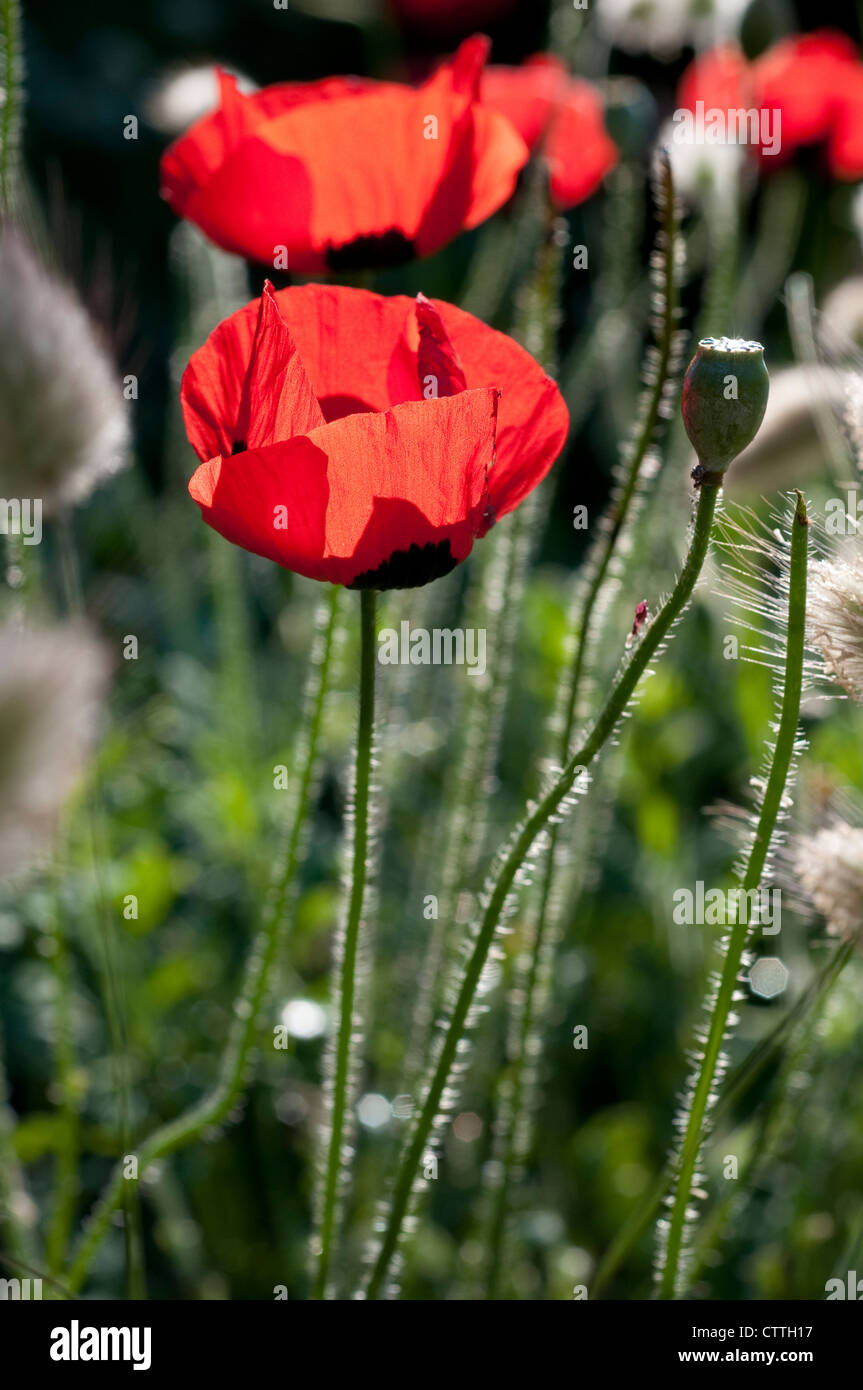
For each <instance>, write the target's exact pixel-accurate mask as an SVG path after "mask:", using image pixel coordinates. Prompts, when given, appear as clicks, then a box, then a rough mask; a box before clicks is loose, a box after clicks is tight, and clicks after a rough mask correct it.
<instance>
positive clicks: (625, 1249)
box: [590, 943, 854, 1299]
mask: <svg viewBox="0 0 863 1390" xmlns="http://www.w3.org/2000/svg"><path fill="white" fill-rule="evenodd" d="M853 951H854V945H853V943H843V945H842V946H841V947H840V949H839V950H838V951H837V952H835V954H832V955H831V957H830V959H829V960H828V962H827V964H826V965H825V966H824V967H823V968H822V970H821V971H820V972H819V973H818V975H816V976H815V978H814V979H813V980H812V981H811V983H810V984H809V985H808V987H807V988H806V990H804V992H803V994H801V996H800V998H799V999H798V1000H797V1002H796V1003H795V1004H794V1007H793V1008H792V1009H789V1011H788V1013H787V1014H786V1015H785V1016H784V1017H783V1018H781V1019H780V1020H779V1022H778V1023H777V1024H776V1026H775V1027H774V1028H773V1029H771V1031H770V1032H769V1033H768V1034H767V1036H766V1037H764V1038H762V1039H761V1041H760V1042H759V1043H757V1044H756V1046H755V1047H753V1049H752V1051H751V1052H750V1053H749V1055H748V1056H747V1057H745V1058H744V1059H743V1061H742V1062H741V1063H740V1064H739V1065H738V1066H737V1067H736V1068H735V1069H734V1071H733V1072H732V1073H731V1075H730V1076H729V1078H728V1081H727V1083H726V1085H725V1086H724V1087H723V1089H722V1094H721V1095H720V1096H719V1097H718V1099H717V1101H716V1105H715V1106H714V1109H713V1120H714V1123H716V1122H718V1121H719V1120H720V1118H722V1117H724V1116H725V1115H726V1114H727V1113H728V1112H729V1111H730V1110H731V1109H732V1108H733V1106H735V1105H736V1104H737V1102H738V1101H739V1100H740V1099H741V1098H742V1097H743V1096H745V1095H746V1094H747V1093H748V1092H749V1090H750V1089H751V1088H752V1086H753V1085H754V1084H755V1082H756V1081H757V1080H758V1078H759V1077H760V1076H762V1075H763V1073H764V1071H765V1069H766V1068H767V1067H768V1066H769V1065H770V1064H771V1062H773V1061H775V1060H776V1059H777V1057H778V1056H779V1055H780V1053H781V1051H782V1048H783V1046H784V1045H785V1042H786V1040H787V1039H789V1038H790V1037H792V1036H793V1035H794V1034H795V1032H796V1029H797V1027H798V1025H799V1024H802V1023H804V1022H805V1021H806V1019H807V1017H808V1016H809V1015H810V1014H811V1015H812V1016H813V1017H816V1016H818V1015H820V1012H821V1010H822V1009H823V1007H824V1004H825V1003H826V1001H827V999H828V997H829V995H830V992H831V990H832V989H833V986H834V985H835V984H836V983H837V981H838V979H839V977H840V975H841V973H842V971H843V970H844V968H845V966H846V965H847V964H848V961H849V959H850V958H851V956H852V955H853ZM771 1084H773V1085H774V1090H775V1083H771ZM673 1178H674V1173H673V1171H672V1169H671V1167H666V1168H665V1169H664V1171H663V1172H662V1174H661V1176H660V1177H659V1178H658V1179H657V1181H656V1182H655V1183H654V1185H653V1187H652V1188H651V1189H650V1191H649V1192H648V1193H647V1195H646V1196H645V1197H644V1198H643V1199H642V1200H641V1201H640V1202H639V1203H638V1204H637V1206H636V1207H635V1209H634V1210H633V1213H632V1215H631V1216H630V1217H629V1218H628V1219H627V1221H626V1222H625V1224H624V1226H623V1227H622V1228H621V1230H620V1231H619V1232H618V1234H617V1235H616V1236H615V1238H614V1240H613V1241H612V1243H611V1245H610V1246H609V1247H608V1249H607V1251H606V1252H605V1254H604V1256H603V1257H602V1260H601V1261H600V1263H599V1265H598V1267H597V1270H596V1273H595V1274H594V1276H593V1278H592V1279H591V1281H590V1296H591V1298H593V1299H597V1298H599V1297H601V1295H602V1294H603V1293H604V1292H605V1290H606V1288H607V1287H608V1285H609V1284H610V1282H611V1280H612V1279H613V1278H614V1276H615V1274H616V1273H617V1271H618V1269H619V1268H620V1266H621V1265H622V1264H623V1262H624V1260H625V1259H626V1257H627V1256H628V1255H629V1254H630V1252H631V1251H632V1250H633V1249H634V1248H635V1246H636V1245H637V1244H638V1242H639V1241H640V1239H641V1237H642V1236H643V1235H644V1233H645V1232H646V1231H647V1229H648V1227H649V1226H650V1225H651V1224H652V1223H653V1221H654V1220H655V1219H656V1214H657V1212H658V1211H659V1209H660V1207H661V1205H662V1200H663V1198H664V1197H665V1195H666V1193H667V1192H668V1190H669V1188H670V1187H671V1185H672V1182H673Z"/></svg>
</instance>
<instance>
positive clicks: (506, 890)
mask: <svg viewBox="0 0 863 1390" xmlns="http://www.w3.org/2000/svg"><path fill="white" fill-rule="evenodd" d="M718 492H719V485H718V483H713V482H711V483H708V484H705V485H704V486H703V487H702V488H701V490H700V492H699V495H698V505H697V509H696V514H695V522H694V526H693V529H692V535H691V538H690V543H689V549H688V552H687V556H686V560H685V562H684V565H683V569H682V570H681V572H680V576H679V578H678V580H677V583H676V584H675V586H674V589H673V590H672V593H671V595H670V596H669V598H668V599H667V600H666V601H665V603H664V604H663V605H662V607H661V608H660V610H659V612H658V613H657V615H656V617H655V619H654V620H653V623H652V624H651V626H650V627H649V628H648V630H647V632H646V633H645V634H644V636H643V638H642V640H641V643H640V644H639V646H638V647H636V648H635V650H634V651H633V653H632V655H631V656H630V658H629V660H628V662H627V663H626V665H625V666H624V667H623V670H622V671H621V672H620V674H619V675H618V677H617V679H616V681H615V683H614V685H613V686H612V689H611V693H610V694H609V696H608V699H607V700H606V702H605V705H604V706H603V708H602V710H601V712H600V714H599V716H598V718H597V720H596V722H595V724H594V725H593V727H592V729H591V730H590V733H589V734H588V736H587V738H586V740H585V742H584V744H583V745H582V746H581V748H579V749H578V750H577V751H576V752H575V753H574V754H573V755H572V757H571V758H570V759H569V761H568V762H567V764H566V766H565V767H564V768H563V770H562V771H561V773H560V775H559V776H558V777H557V779H556V780H555V782H554V783H553V784H552V786H551V788H550V789H549V790H548V791H547V792H546V794H545V796H543V797H542V799H541V800H540V802H539V803H538V804H537V806H536V807H535V809H534V810H533V811H532V812H531V814H530V815H529V816H528V818H527V820H526V821H525V822H524V823H523V825H522V826H521V827H520V828H519V829H518V830H517V831H516V832H515V834H514V835H513V837H512V838H511V840H510V842H509V847H508V849H506V850H505V851H504V853H503V855H502V857H501V859H500V861H499V863H500V868H499V870H498V873H497V876H496V878H495V880H494V882H493V884H492V885H491V888H490V892H489V894H488V898H487V903H486V907H485V911H484V913H483V916H482V918H481V920H480V922H479V924H478V927H477V929H476V934H475V937H474V944H473V949H472V951H471V954H470V957H469V959H468V962H467V965H466V968H465V972H464V975H463V976H462V979H461V983H460V986H459V990H458V993H457V996H456V999H455V1003H454V1006H453V1009H452V1012H451V1014H450V1018H449V1022H448V1024H447V1027H446V1030H445V1032H444V1034H443V1036H442V1041H441V1043H440V1046H439V1048H438V1050H437V1054H436V1057H435V1058H434V1059H433V1065H432V1070H431V1073H430V1077H429V1081H428V1085H427V1087H426V1089H425V1092H424V1096H425V1099H424V1102H423V1105H422V1108H421V1110H420V1111H419V1114H418V1115H417V1118H416V1120H415V1122H414V1124H413V1128H412V1133H411V1135H410V1137H409V1139H408V1140H407V1143H406V1145H405V1148H404V1151H403V1155H402V1159H401V1162H400V1164H399V1167H398V1171H397V1173H396V1178H395V1184H394V1188H393V1197H392V1202H391V1205H390V1208H389V1214H388V1217H387V1220H386V1223H385V1227H384V1230H383V1234H382V1237H381V1241H380V1245H379V1248H378V1252H377V1256H376V1259H375V1261H374V1264H373V1267H372V1270H371V1273H370V1276H369V1281H368V1285H367V1289H366V1295H367V1297H368V1298H377V1297H379V1296H380V1294H381V1292H382V1291H383V1288H384V1284H385V1280H386V1279H387V1276H388V1273H389V1269H390V1265H391V1263H392V1261H393V1258H394V1256H395V1254H396V1250H397V1248H398V1245H399V1241H400V1238H401V1232H402V1227H403V1224H404V1220H405V1216H406V1215H407V1212H408V1207H409V1204H410V1199H411V1194H412V1192H413V1189H414V1185H415V1182H416V1179H417V1174H418V1171H419V1165H420V1161H421V1159H422V1156H423V1152H424V1151H425V1148H426V1144H427V1143H428V1140H429V1136H430V1134H431V1132H432V1127H433V1125H434V1123H435V1119H436V1118H437V1116H438V1115H439V1113H440V1107H441V1101H442V1099H443V1096H444V1092H445V1091H446V1089H447V1086H448V1085H449V1084H450V1081H451V1078H452V1075H453V1069H454V1067H455V1064H456V1060H457V1058H459V1056H460V1043H461V1041H462V1037H463V1035H464V1032H465V1028H466V1025H467V1021H468V1015H469V1013H470V1010H471V1007H472V1005H473V1001H474V997H475V994H476V990H477V986H478V984H479V981H480V977H481V975H482V971H483V968H484V966H485V962H486V959H487V957H488V953H489V951H490V949H491V946H492V943H493V941H494V938H495V934H496V932H497V929H498V926H499V925H500V922H501V919H502V917H503V915H504V912H505V909H506V905H507V901H508V899H509V895H510V892H511V890H512V887H513V884H514V883H515V880H516V876H517V874H518V872H519V870H520V869H521V868H522V865H523V864H524V863H525V861H526V860H527V858H528V855H529V854H530V851H531V848H532V846H533V844H534V842H535V841H536V840H537V838H538V837H539V836H540V835H541V834H542V832H543V831H544V830H545V828H546V826H547V825H548V822H549V821H550V819H551V817H552V816H554V815H555V814H556V813H557V812H558V811H560V810H561V808H562V804H563V803H564V801H565V799H566V797H567V796H568V795H569V794H570V792H571V791H572V789H573V785H574V783H575V780H576V778H577V777H578V776H579V774H580V773H581V772H582V771H583V769H585V768H587V767H588V766H589V765H590V763H592V762H593V760H594V758H595V757H596V756H597V754H598V753H599V752H600V750H601V749H602V747H603V746H604V744H605V743H606V742H607V741H608V739H609V738H610V737H611V735H612V734H613V732H614V730H615V729H616V727H617V725H618V722H619V721H620V719H621V718H622V716H623V714H624V713H625V711H626V708H627V706H628V704H629V702H630V700H631V699H632V697H633V695H634V694H635V691H636V687H637V686H638V683H639V681H640V680H641V677H642V676H643V675H644V674H645V671H646V670H647V667H648V665H649V663H650V661H651V659H652V658H653V657H654V656H655V655H656V652H657V650H658V648H659V647H660V646H661V645H662V643H663V642H664V640H665V639H666V637H667V636H668V634H669V632H670V630H671V628H672V626H673V624H674V623H675V621H676V620H677V618H679V617H680V615H681V613H682V612H683V610H684V608H685V607H686V604H687V603H688V601H689V599H690V597H691V595H692V591H693V589H694V587H695V583H696V581H697V579H698V576H699V574H700V572H701V568H702V566H703V564H704V560H705V558H706V556H707V551H708V547H709V544H710V532H711V527H712V524H713V517H714V513H715V510H716V499H717V496H718Z"/></svg>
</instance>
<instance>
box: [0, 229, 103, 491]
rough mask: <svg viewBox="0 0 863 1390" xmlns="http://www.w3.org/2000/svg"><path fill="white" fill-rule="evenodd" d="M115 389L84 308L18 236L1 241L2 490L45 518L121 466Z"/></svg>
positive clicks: (9, 234) (5, 235) (2, 235)
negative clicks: (35, 504) (30, 501)
mask: <svg viewBox="0 0 863 1390" xmlns="http://www.w3.org/2000/svg"><path fill="white" fill-rule="evenodd" d="M128 437H129V426H128V419H127V412H126V407H125V403H124V400H123V393H122V389H121V387H120V383H119V381H118V379H117V376H116V374H115V372H114V368H113V366H112V364H111V362H110V361H109V359H108V357H107V355H106V353H105V351H104V349H103V347H102V346H101V344H100V342H99V339H98V336H97V333H96V330H95V328H94V325H93V323H92V322H91V320H90V318H89V316H88V315H87V312H86V310H85V309H84V306H83V305H82V304H81V303H80V301H79V300H78V298H77V297H76V295H75V294H74V293H73V291H72V290H71V289H69V288H68V286H66V285H65V284H63V283H62V282H61V281H60V280H59V279H57V278H56V277H55V276H53V275H52V274H49V273H48V271H46V270H45V269H44V268H43V266H41V265H40V263H39V261H38V260H37V259H36V256H35V255H34V253H33V252H32V251H31V249H30V248H29V246H28V245H27V243H26V242H25V240H24V239H23V237H22V236H21V235H20V233H18V232H17V231H15V230H11V229H9V228H7V229H5V230H3V231H2V232H0V491H2V492H3V495H4V496H6V497H16V498H34V499H35V498H38V499H40V500H41V502H42V506H43V508H44V510H45V512H46V513H48V514H50V513H51V512H56V511H57V510H58V509H61V508H63V507H64V506H68V505H70V504H72V503H75V502H78V501H80V500H81V499H82V498H84V497H86V496H87V495H88V494H89V493H90V492H92V491H93V490H94V489H95V488H96V487H98V486H99V484H100V483H102V482H103V481H104V480H105V479H106V478H107V477H109V476H110V475H111V474H112V473H114V472H116V471H117V469H118V468H120V467H121V466H122V463H123V461H124V454H125V450H126V447H127V444H128Z"/></svg>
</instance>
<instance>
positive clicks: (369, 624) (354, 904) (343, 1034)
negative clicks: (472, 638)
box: [313, 589, 377, 1298]
mask: <svg viewBox="0 0 863 1390" xmlns="http://www.w3.org/2000/svg"><path fill="white" fill-rule="evenodd" d="M376 599H377V594H376V592H375V590H374V589H363V590H362V594H361V605H362V608H361V634H360V711H359V720H358V725H357V752H356V766H355V773H354V797H353V856H352V857H353V865H352V872H351V890H350V898H349V901H348V909H347V919H346V922H345V926H344V932H343V935H342V939H341V941H340V946H339V957H340V960H339V967H340V982H339V998H340V1007H339V1031H338V1037H337V1040H336V1048H335V1058H334V1061H335V1069H334V1074H333V1078H332V1086H331V1088H330V1089H329V1094H328V1097H327V1100H328V1107H329V1115H328V1117H327V1119H328V1127H329V1141H328V1148H327V1158H326V1166H325V1169H324V1174H323V1187H322V1192H321V1196H320V1213H319V1218H318V1229H317V1233H316V1253H317V1256H318V1262H317V1271H316V1274H315V1282H314V1293H313V1296H314V1297H315V1298H325V1297H326V1296H327V1293H328V1291H329V1284H330V1268H331V1265H332V1258H333V1250H334V1244H335V1236H336V1221H337V1216H338V1209H339V1189H340V1187H341V1185H342V1180H343V1177H344V1173H345V1166H346V1154H345V1149H346V1147H347V1145H346V1134H347V1128H348V1122H349V1115H348V1111H349V1106H350V1104H351V1090H352V1086H351V1077H352V1055H353V1051H354V1045H355V1043H356V1041H357V1039H356V1024H357V1019H356V995H357V959H358V954H359V949H360V935H361V931H362V926H363V908H364V904H365V896H366V880H367V877H368V856H369V801H370V788H371V770H372V750H373V745H374V725H375V666H376V664H377V650H376V647H375V603H376Z"/></svg>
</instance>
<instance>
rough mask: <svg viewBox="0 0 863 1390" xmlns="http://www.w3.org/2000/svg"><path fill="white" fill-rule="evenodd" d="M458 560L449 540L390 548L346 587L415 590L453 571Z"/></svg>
mask: <svg viewBox="0 0 863 1390" xmlns="http://www.w3.org/2000/svg"><path fill="white" fill-rule="evenodd" d="M457 564H458V560H456V558H455V556H454V555H453V553H452V548H451V546H450V543H449V541H429V542H428V544H427V545H412V546H411V547H410V549H409V550H394V551H393V553H392V555H391V556H390V557H389V559H388V560H384V561H383V563H382V564H380V565H378V567H377V569H375V570H364V571H363V573H362V574H358V575H357V577H356V579H353V580H352V581H351V583H350V584H349V585H348V588H349V589H419V588H420V586H421V585H423V584H430V583H431V581H432V580H433V579H442V578H443V576H444V575H445V574H449V573H450V571H451V570H454V569H455V567H456V565H457Z"/></svg>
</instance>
